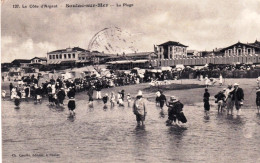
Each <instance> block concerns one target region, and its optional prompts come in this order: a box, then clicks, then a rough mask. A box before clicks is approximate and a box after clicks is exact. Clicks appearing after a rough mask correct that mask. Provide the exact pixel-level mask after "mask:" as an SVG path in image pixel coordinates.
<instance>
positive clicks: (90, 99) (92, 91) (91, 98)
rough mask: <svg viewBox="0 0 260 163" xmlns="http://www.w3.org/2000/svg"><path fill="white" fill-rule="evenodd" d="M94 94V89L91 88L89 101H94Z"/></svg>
mask: <svg viewBox="0 0 260 163" xmlns="http://www.w3.org/2000/svg"><path fill="white" fill-rule="evenodd" d="M93 93H94V90H93V87H92V86H90V88H89V90H88V96H89V101H93Z"/></svg>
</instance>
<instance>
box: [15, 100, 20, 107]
mask: <svg viewBox="0 0 260 163" xmlns="http://www.w3.org/2000/svg"><path fill="white" fill-rule="evenodd" d="M14 105H15V106H19V105H20V99H19V98H15V99H14Z"/></svg>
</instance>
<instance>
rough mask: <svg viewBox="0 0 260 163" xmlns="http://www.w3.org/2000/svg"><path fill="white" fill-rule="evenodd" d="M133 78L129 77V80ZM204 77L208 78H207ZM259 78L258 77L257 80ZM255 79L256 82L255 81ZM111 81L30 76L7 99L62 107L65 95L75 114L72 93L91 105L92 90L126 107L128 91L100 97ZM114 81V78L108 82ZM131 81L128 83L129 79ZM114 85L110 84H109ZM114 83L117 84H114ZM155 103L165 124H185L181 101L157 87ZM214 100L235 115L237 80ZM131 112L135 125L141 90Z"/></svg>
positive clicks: (240, 94)
mask: <svg viewBox="0 0 260 163" xmlns="http://www.w3.org/2000/svg"><path fill="white" fill-rule="evenodd" d="M119 79H120V80H121V79H124V80H123V81H126V83H128V82H127V81H132V80H128V79H130V78H129V76H124V78H123V77H122V76H121V78H119ZM134 79H135V77H134V78H133V80H134ZM205 80H208V79H207V77H206V78H205ZM222 80H223V78H222V76H221V75H220V82H219V83H220V85H222V84H223V83H222V82H221V81H222ZM259 81H260V79H259ZM259 81H258V83H259ZM109 82H111V80H108V79H106V78H85V79H74V80H71V79H70V80H64V79H62V78H57V79H56V80H54V79H50V80H49V81H45V82H43V83H41V84H39V82H38V79H37V78H34V79H33V80H31V81H30V83H29V82H22V81H19V82H18V86H14V85H13V84H12V83H10V85H9V88H10V98H11V99H12V100H14V104H15V106H16V107H19V105H20V103H21V101H28V100H29V99H30V98H31V99H33V100H34V102H35V103H36V104H37V103H39V104H40V103H41V102H42V98H43V97H48V100H49V105H50V106H64V105H65V104H64V100H65V98H66V97H67V98H68V104H67V106H68V109H69V112H70V115H72V116H74V115H75V109H76V101H75V94H76V93H78V92H82V91H86V92H87V95H88V96H89V99H88V101H89V106H90V107H93V101H94V97H93V96H94V91H96V99H97V100H102V101H103V103H104V109H106V108H107V107H108V106H107V105H108V103H109V102H110V106H111V107H114V106H115V105H118V106H122V107H123V106H124V102H125V100H126V102H127V104H128V107H130V106H131V101H132V97H131V95H130V93H128V94H127V96H126V99H125V91H124V90H121V91H119V92H113V91H112V92H110V94H108V93H106V94H105V95H104V96H102V93H101V91H102V89H104V88H108V87H111V84H109ZM112 82H114V81H112ZM130 83H131V82H130ZM112 86H114V85H112ZM117 86H120V84H119V85H117ZM155 94H156V98H155V103H156V105H157V106H158V107H159V108H160V109H162V110H163V107H164V105H166V106H167V107H168V120H167V121H166V124H167V125H171V124H172V123H175V124H179V122H182V123H186V122H187V119H186V117H185V115H184V114H183V106H184V105H183V104H182V103H181V102H180V101H179V100H178V99H177V98H176V97H175V96H171V97H170V100H169V101H168V100H167V98H166V96H165V95H164V93H163V91H162V90H160V91H158V92H156V93H155ZM5 96H6V91H5V90H3V92H2V97H5ZM214 97H215V99H216V100H215V103H217V106H218V112H220V113H221V112H223V111H224V110H227V114H231V115H233V110H234V109H233V108H234V107H235V109H236V110H237V115H239V114H240V109H241V107H242V106H243V100H244V91H243V89H242V88H240V87H239V84H238V83H235V84H233V85H228V87H227V88H224V89H223V90H222V91H220V92H218V93H217V94H216V95H215V96H214ZM203 102H204V109H205V115H206V116H208V115H209V111H210V93H209V90H208V85H207V84H206V89H205V93H204V95H203ZM256 105H257V109H258V113H259V110H260V87H259V86H258V87H257V91H256ZM133 112H134V114H135V115H136V120H137V123H138V125H140V124H144V120H145V116H146V114H147V109H146V105H145V99H144V98H143V96H142V91H139V92H138V93H137V96H136V97H134V103H133Z"/></svg>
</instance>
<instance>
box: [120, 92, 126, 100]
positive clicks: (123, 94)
mask: <svg viewBox="0 0 260 163" xmlns="http://www.w3.org/2000/svg"><path fill="white" fill-rule="evenodd" d="M121 97H122V100H123V101H124V99H125V91H124V90H122V91H121Z"/></svg>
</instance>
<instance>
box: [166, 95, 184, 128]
mask: <svg viewBox="0 0 260 163" xmlns="http://www.w3.org/2000/svg"><path fill="white" fill-rule="evenodd" d="M166 105H167V106H168V120H167V121H166V125H167V126H168V125H171V124H172V123H173V121H174V122H175V123H176V124H178V122H177V121H176V120H178V121H181V122H182V123H186V122H187V119H186V117H185V115H184V114H183V112H182V108H183V104H182V103H181V102H180V101H179V100H178V99H177V98H175V97H174V96H171V97H170V101H169V103H168V104H167V103H166Z"/></svg>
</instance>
